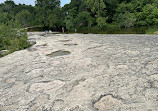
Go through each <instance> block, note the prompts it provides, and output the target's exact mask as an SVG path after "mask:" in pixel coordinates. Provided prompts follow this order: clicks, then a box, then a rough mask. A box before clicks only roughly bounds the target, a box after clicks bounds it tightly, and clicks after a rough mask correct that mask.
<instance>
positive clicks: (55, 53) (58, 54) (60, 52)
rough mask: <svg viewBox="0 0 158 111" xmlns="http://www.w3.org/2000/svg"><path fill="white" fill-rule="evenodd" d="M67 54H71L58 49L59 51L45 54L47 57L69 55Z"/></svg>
mask: <svg viewBox="0 0 158 111" xmlns="http://www.w3.org/2000/svg"><path fill="white" fill-rule="evenodd" d="M69 54H71V52H70V51H63V50H59V51H55V52H52V53H50V54H47V55H46V56H48V57H56V56H64V55H69Z"/></svg>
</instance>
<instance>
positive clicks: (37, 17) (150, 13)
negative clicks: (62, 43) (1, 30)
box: [0, 0, 158, 31]
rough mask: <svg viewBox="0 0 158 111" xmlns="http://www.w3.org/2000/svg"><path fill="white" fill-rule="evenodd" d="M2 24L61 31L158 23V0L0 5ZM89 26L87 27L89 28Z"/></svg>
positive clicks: (39, 1) (38, 1)
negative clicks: (10, 23) (62, 5)
mask: <svg viewBox="0 0 158 111" xmlns="http://www.w3.org/2000/svg"><path fill="white" fill-rule="evenodd" d="M0 12H1V13H0V23H3V24H6V23H8V22H10V21H12V22H14V23H17V24H20V25H21V26H22V27H30V26H42V27H46V29H51V30H57V31H61V30H62V27H65V29H67V30H69V31H70V30H74V29H77V28H84V27H87V28H88V29H91V28H93V27H95V28H96V27H97V28H99V29H102V30H104V29H108V28H111V27H113V26H115V27H122V28H130V27H139V26H152V25H158V1H157V0H71V2H70V4H66V5H65V6H64V7H62V8H61V7H60V0H36V5H35V6H34V7H33V6H30V5H29V6H28V5H24V4H19V5H16V4H15V3H14V2H13V1H12V0H7V1H6V2H5V3H3V4H0ZM88 29H87V30H88Z"/></svg>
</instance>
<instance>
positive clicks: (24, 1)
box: [0, 0, 71, 6]
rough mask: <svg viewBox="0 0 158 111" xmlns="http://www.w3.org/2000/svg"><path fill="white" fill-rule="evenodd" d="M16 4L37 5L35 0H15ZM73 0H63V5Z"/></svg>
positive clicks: (2, 0)
mask: <svg viewBox="0 0 158 111" xmlns="http://www.w3.org/2000/svg"><path fill="white" fill-rule="evenodd" d="M4 1H6V0H0V3H3V2H4ZM13 1H14V2H15V3H16V4H19V3H21V4H26V5H35V0H13ZM70 1H71V0H61V6H64V5H65V4H68V3H70Z"/></svg>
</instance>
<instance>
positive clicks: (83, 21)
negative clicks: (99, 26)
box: [74, 12, 93, 28]
mask: <svg viewBox="0 0 158 111" xmlns="http://www.w3.org/2000/svg"><path fill="white" fill-rule="evenodd" d="M74 23H75V25H76V26H77V27H84V26H88V27H89V28H91V25H92V24H93V18H92V17H91V16H90V13H89V12H81V13H79V14H78V15H77V17H76V18H75V22H74Z"/></svg>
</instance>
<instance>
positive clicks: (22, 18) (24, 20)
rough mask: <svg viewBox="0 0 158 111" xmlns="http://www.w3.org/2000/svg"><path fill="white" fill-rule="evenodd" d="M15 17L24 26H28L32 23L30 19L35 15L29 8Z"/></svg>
mask: <svg viewBox="0 0 158 111" xmlns="http://www.w3.org/2000/svg"><path fill="white" fill-rule="evenodd" d="M15 19H16V21H17V22H18V23H20V24H21V25H22V26H23V27H28V26H29V25H30V21H32V19H33V15H32V14H31V13H30V12H28V11H27V10H23V11H21V12H19V13H17V14H16V16H15Z"/></svg>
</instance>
